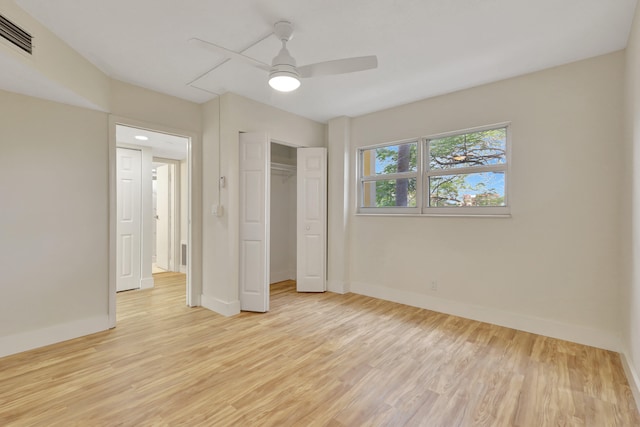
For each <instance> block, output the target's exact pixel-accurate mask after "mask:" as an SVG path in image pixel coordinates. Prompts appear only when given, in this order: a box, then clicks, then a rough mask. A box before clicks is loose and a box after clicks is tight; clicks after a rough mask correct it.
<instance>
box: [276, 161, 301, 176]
mask: <svg viewBox="0 0 640 427" xmlns="http://www.w3.org/2000/svg"><path fill="white" fill-rule="evenodd" d="M271 170H276V171H283V172H290V173H292V174H294V173H296V167H295V166H293V165H287V164H285V163H271Z"/></svg>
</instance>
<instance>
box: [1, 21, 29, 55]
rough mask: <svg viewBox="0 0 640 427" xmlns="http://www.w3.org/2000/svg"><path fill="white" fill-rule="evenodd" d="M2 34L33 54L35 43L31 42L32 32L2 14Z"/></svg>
mask: <svg viewBox="0 0 640 427" xmlns="http://www.w3.org/2000/svg"><path fill="white" fill-rule="evenodd" d="M0 36H2V37H4V38H5V39H7V40H9V41H10V42H11V43H13V44H14V45H16V46H17V47H19V48H20V49H22V50H24V51H25V52H27V53H29V54H31V53H32V49H33V44H32V43H31V39H32V38H33V37H31V34H29V33H27V32H26V31H25V30H23V29H22V28H20V27H18V26H17V25H16V24H14V23H13V22H11V21H9V20H8V19H7V18H5V17H4V16H2V15H0Z"/></svg>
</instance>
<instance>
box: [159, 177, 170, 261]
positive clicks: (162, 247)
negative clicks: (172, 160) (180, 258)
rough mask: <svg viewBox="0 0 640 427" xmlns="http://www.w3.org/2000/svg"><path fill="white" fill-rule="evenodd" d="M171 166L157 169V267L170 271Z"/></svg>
mask: <svg viewBox="0 0 640 427" xmlns="http://www.w3.org/2000/svg"><path fill="white" fill-rule="evenodd" d="M169 180H170V178H169V165H168V164H164V165H159V166H157V167H156V265H157V266H158V267H159V268H161V269H163V270H169V248H170V244H171V242H170V239H169V227H170V224H171V222H170V220H171V218H170V216H171V210H170V191H171V190H170V182H169Z"/></svg>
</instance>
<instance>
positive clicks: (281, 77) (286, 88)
mask: <svg viewBox="0 0 640 427" xmlns="http://www.w3.org/2000/svg"><path fill="white" fill-rule="evenodd" d="M269 86H271V87H272V88H273V89H275V90H277V91H279V92H292V91H294V90H296V89H298V88H299V87H300V79H299V78H298V76H297V75H295V74H291V73H288V72H286V71H275V72H272V73H271V74H269Z"/></svg>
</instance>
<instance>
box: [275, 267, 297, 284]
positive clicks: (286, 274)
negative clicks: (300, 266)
mask: <svg viewBox="0 0 640 427" xmlns="http://www.w3.org/2000/svg"><path fill="white" fill-rule="evenodd" d="M285 280H296V272H295V271H294V272H292V271H290V270H285V271H272V272H270V273H269V283H278V282H283V281H285Z"/></svg>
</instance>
